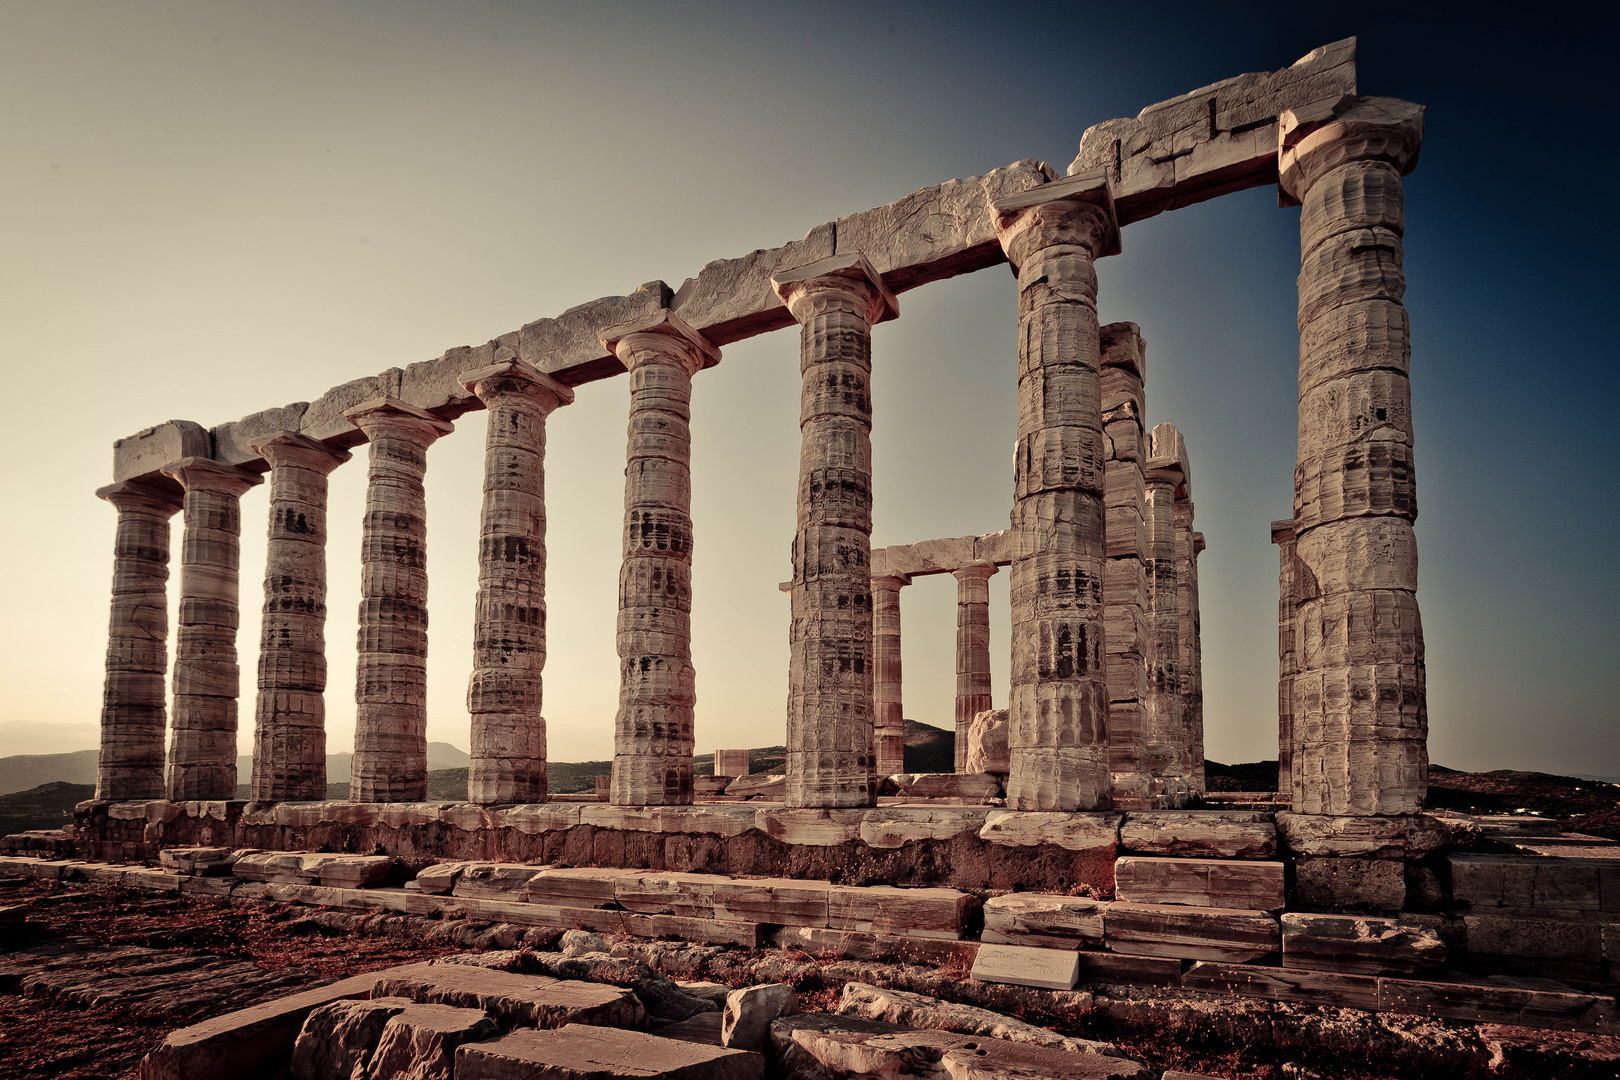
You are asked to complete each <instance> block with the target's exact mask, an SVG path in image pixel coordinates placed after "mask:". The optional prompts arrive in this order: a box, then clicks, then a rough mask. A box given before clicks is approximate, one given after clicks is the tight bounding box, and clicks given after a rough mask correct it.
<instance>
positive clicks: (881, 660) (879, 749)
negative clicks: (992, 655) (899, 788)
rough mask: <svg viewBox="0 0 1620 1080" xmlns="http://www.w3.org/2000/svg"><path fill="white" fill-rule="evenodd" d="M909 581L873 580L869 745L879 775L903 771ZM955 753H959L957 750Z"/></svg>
mask: <svg viewBox="0 0 1620 1080" xmlns="http://www.w3.org/2000/svg"><path fill="white" fill-rule="evenodd" d="M910 584H911V578H909V577H908V576H906V575H905V574H894V575H891V576H888V577H875V578H873V579H872V666H873V671H874V675H873V685H872V702H873V705H874V706H875V708H876V710H877V711H876V713H875V719H874V723H873V731H872V745H873V748H874V751H875V753H876V754H877V766H876V768H877V775H878V776H893V775H894V774H895V773H903V772H905V771H906V720H905V716H906V712H905V705H904V703H903V702H902V700H901V692H900V590H901V589H902V588H904V587H905V586H907V585H910ZM960 632H961V631H960V630H958V634H960ZM958 681H960V676H958ZM957 753H958V755H960V753H961V751H960V749H958V751H957Z"/></svg>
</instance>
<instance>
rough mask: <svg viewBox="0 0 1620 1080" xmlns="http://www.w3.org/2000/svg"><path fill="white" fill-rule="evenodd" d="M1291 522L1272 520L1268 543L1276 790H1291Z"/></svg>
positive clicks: (1294, 585) (1294, 565) (1294, 659)
mask: <svg viewBox="0 0 1620 1080" xmlns="http://www.w3.org/2000/svg"><path fill="white" fill-rule="evenodd" d="M1294 539H1295V536H1294V522H1293V519H1292V518H1290V519H1288V520H1287V521H1273V522H1272V523H1271V542H1272V543H1273V544H1276V545H1277V790H1278V791H1279V792H1283V793H1285V794H1287V793H1292V792H1293V790H1294V770H1293V757H1294V700H1293V696H1294V676H1295V675H1297V674H1298V673H1299V645H1298V640H1299V638H1298V634H1297V632H1296V630H1295V627H1294V596H1295V593H1296V591H1297V590H1298V588H1299V586H1300V585H1301V584H1302V583H1301V582H1299V581H1298V580H1296V579H1298V578H1299V577H1300V568H1299V564H1298V558H1297V557H1296V556H1295V554H1294Z"/></svg>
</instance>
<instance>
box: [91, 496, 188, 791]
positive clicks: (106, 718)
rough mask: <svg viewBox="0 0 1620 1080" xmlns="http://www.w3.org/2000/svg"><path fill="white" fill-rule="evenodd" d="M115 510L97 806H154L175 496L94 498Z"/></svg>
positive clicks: (159, 781)
mask: <svg viewBox="0 0 1620 1080" xmlns="http://www.w3.org/2000/svg"><path fill="white" fill-rule="evenodd" d="M96 495H97V496H99V497H100V498H103V499H105V500H107V501H108V502H110V503H112V504H113V506H114V507H116V508H117V510H118V525H117V532H116V533H115V534H114V538H113V583H112V614H111V619H110V623H109V625H108V628H107V681H106V685H105V688H104V690H103V691H102V705H101V752H100V754H99V755H98V757H97V761H96V798H98V799H132V800H134V799H161V798H162V797H163V762H164V750H163V732H164V728H165V725H166V718H167V710H166V708H165V705H166V697H167V696H166V693H165V688H164V685H163V684H164V680H165V677H166V676H167V675H168V670H169V651H168V638H169V598H168V592H167V588H166V585H167V582H168V580H169V519H170V518H172V517H174V515H175V513H176V512H177V511H178V510H179V509H180V502H179V496H178V494H174V493H170V492H167V491H162V490H159V489H158V488H155V487H150V486H147V485H144V484H136V483H129V482H126V483H122V484H113V485H111V486H110V487H104V488H102V489H101V490H99V491H97V492H96Z"/></svg>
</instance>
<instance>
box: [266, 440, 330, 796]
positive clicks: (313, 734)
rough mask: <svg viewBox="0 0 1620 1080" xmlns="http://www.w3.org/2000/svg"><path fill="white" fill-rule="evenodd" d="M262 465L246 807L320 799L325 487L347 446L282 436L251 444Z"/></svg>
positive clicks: (323, 746)
mask: <svg viewBox="0 0 1620 1080" xmlns="http://www.w3.org/2000/svg"><path fill="white" fill-rule="evenodd" d="M253 450H254V452H255V453H257V454H260V455H261V456H263V458H264V459H265V461H267V462H269V464H270V539H269V543H268V546H267V547H266V551H265V568H264V621H263V624H262V629H261V631H260V634H259V682H258V687H259V696H258V703H257V705H256V707H255V715H254V726H253V778H252V782H251V783H252V789H251V794H250V798H252V800H253V801H254V802H275V801H279V800H283V799H324V798H326V488H327V476H328V475H329V474H330V473H331V471H332V470H333V469H335V468H337V467H338V466H339V465H341V464H343V463H344V462H345V461H348V460H349V457H350V454H349V452H348V451H347V450H340V449H338V448H337V447H334V446H328V445H327V444H325V443H323V442H317V441H316V440H314V439H310V438H306V437H305V436H303V435H300V434H298V433H297V432H295V431H282V432H280V433H278V434H276V435H274V436H271V437H270V438H267V439H262V440H260V441H258V442H255V443H254V444H253Z"/></svg>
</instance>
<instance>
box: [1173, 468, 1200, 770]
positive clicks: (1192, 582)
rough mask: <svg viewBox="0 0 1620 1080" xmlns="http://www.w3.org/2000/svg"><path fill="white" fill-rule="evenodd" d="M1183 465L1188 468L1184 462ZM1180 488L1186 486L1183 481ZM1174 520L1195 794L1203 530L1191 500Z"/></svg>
mask: <svg viewBox="0 0 1620 1080" xmlns="http://www.w3.org/2000/svg"><path fill="white" fill-rule="evenodd" d="M1182 464H1183V467H1189V466H1188V465H1187V463H1186V462H1185V461H1183V463H1182ZM1182 487H1183V490H1185V488H1186V483H1185V482H1184V483H1183V485H1182ZM1175 521H1176V600H1177V606H1178V608H1179V611H1180V626H1179V627H1178V630H1179V633H1178V636H1177V644H1178V645H1180V647H1181V716H1182V721H1183V725H1184V729H1185V734H1184V735H1183V737H1182V745H1183V746H1185V747H1186V748H1187V788H1188V790H1189V791H1190V792H1191V793H1192V794H1194V795H1200V794H1203V791H1204V672H1203V653H1202V649H1200V647H1199V637H1200V631H1201V629H1202V627H1201V625H1200V622H1199V617H1198V553H1199V552H1200V551H1202V550H1203V546H1202V544H1201V543H1200V541H1201V540H1202V539H1203V533H1195V532H1193V528H1192V522H1193V504H1192V500H1191V499H1186V498H1181V499H1177V500H1176V503H1175Z"/></svg>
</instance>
